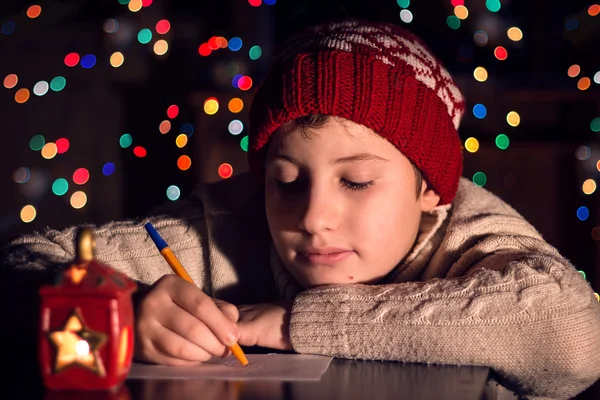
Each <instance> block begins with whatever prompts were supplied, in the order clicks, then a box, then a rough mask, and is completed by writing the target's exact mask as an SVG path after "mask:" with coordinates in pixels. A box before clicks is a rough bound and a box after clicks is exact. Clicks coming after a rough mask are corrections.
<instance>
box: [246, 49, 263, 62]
mask: <svg viewBox="0 0 600 400" xmlns="http://www.w3.org/2000/svg"><path fill="white" fill-rule="evenodd" d="M248 55H249V56H250V59H251V60H258V59H259V58H260V56H262V48H261V47H260V46H252V47H251V48H250V51H249V52H248Z"/></svg>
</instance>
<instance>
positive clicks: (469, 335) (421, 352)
mask: <svg viewBox="0 0 600 400" xmlns="http://www.w3.org/2000/svg"><path fill="white" fill-rule="evenodd" d="M467 189H468V190H466V191H467V192H469V191H471V192H470V193H468V194H470V196H467V199H470V200H466V199H459V202H458V203H457V204H458V205H457V206H456V207H455V209H454V210H453V212H454V215H453V216H452V221H451V222H450V223H449V225H448V226H447V231H445V232H440V235H442V236H443V240H442V239H440V242H441V244H439V245H438V247H437V249H434V250H433V251H432V254H430V255H426V256H423V257H422V258H423V259H426V263H427V265H426V267H425V268H424V270H423V272H426V271H427V270H430V271H437V272H430V273H429V275H430V277H429V278H427V279H422V280H421V281H409V282H398V281H395V282H397V283H386V284H381V285H334V286H326V287H319V288H314V289H311V290H307V291H304V292H302V293H300V294H299V295H298V296H297V297H296V299H295V301H294V306H293V309H292V316H291V321H290V335H291V341H292V345H293V347H294V349H295V350H296V351H298V352H300V353H314V354H325V355H331V356H336V357H343V358H360V359H374V360H397V361H404V362H418V363H435V364H453V365H481V366H487V367H490V368H491V369H492V370H493V371H494V373H495V374H496V379H497V380H498V381H499V382H500V383H501V384H502V385H503V386H505V387H506V388H508V389H510V390H512V391H514V392H516V393H517V394H519V395H521V396H523V397H525V398H530V399H568V398H571V397H573V396H575V395H577V394H578V393H580V392H582V391H583V390H585V389H586V388H587V387H589V386H590V385H591V384H593V383H594V382H595V381H596V380H597V379H598V378H599V377H600V352H599V351H598V349H599V348H600V304H599V303H598V301H597V299H596V298H595V297H594V293H593V290H592V288H591V287H590V285H589V283H588V282H587V281H586V280H585V279H584V278H583V276H582V275H581V274H579V273H578V272H577V270H576V269H575V268H574V266H573V265H571V264H570V263H569V261H568V260H566V259H565V258H564V257H562V256H561V255H560V254H559V253H558V252H557V251H556V249H554V248H553V247H552V246H550V245H549V244H548V243H546V242H545V241H544V240H543V239H542V238H541V236H540V235H539V234H538V233H537V232H535V230H534V229H533V228H532V227H531V226H529V225H528V224H527V223H526V222H525V221H524V220H523V219H522V218H521V217H520V216H518V214H516V212H514V210H512V209H510V207H508V206H507V205H506V204H504V203H501V202H500V201H499V200H498V199H497V198H496V199H495V198H493V197H492V196H491V195H489V194H485V193H483V192H481V191H478V190H480V189H473V188H467ZM463 195H465V190H463V192H462V194H461V196H463ZM469 201H470V202H471V203H470V204H466V203H467V202H469ZM461 204H462V205H461ZM465 207H466V208H465ZM476 207H480V210H479V211H478V210H477V209H476ZM457 238H459V239H457ZM425 247H427V246H425ZM417 258H418V257H417ZM410 268H413V266H410ZM407 269H409V268H407ZM427 274H428V273H423V274H422V275H421V278H422V277H423V276H425V275H427ZM399 275H401V274H399Z"/></svg>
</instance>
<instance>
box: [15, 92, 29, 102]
mask: <svg viewBox="0 0 600 400" xmlns="http://www.w3.org/2000/svg"><path fill="white" fill-rule="evenodd" d="M27 100H29V89H25V88H21V89H19V90H17V92H16V93H15V101H16V102H17V103H19V104H23V103H25V102H26V101H27Z"/></svg>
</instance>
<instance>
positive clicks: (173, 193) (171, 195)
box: [167, 185, 181, 201]
mask: <svg viewBox="0 0 600 400" xmlns="http://www.w3.org/2000/svg"><path fill="white" fill-rule="evenodd" d="M179 196H181V190H179V188H178V187H177V186H175V185H171V186H169V187H168V188H167V199H169V200H171V201H175V200H177V199H179Z"/></svg>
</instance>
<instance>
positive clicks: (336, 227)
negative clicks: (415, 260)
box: [265, 118, 439, 288]
mask: <svg viewBox="0 0 600 400" xmlns="http://www.w3.org/2000/svg"><path fill="white" fill-rule="evenodd" d="M309 136H310V137H309V138H307V137H305V136H304V135H303V134H302V132H301V131H300V130H299V129H296V130H293V131H291V132H288V133H278V134H276V135H274V136H273V137H272V138H271V143H270V145H269V149H268V154H267V162H266V176H265V179H266V186H265V206H266V214H267V220H268V223H269V229H270V231H271V235H272V238H273V242H274V245H275V248H276V249H277V252H278V254H279V256H280V257H281V259H282V261H283V263H284V265H285V267H286V268H287V269H288V270H289V271H290V272H291V274H292V275H293V276H294V277H295V278H296V280H297V281H298V282H299V283H300V284H301V285H302V286H304V287H305V288H310V287H315V286H320V285H328V284H343V283H375V282H377V281H378V280H380V279H381V278H383V277H384V276H385V275H387V274H388V273H389V272H390V271H391V270H392V269H393V268H394V267H395V266H396V265H397V264H398V263H399V262H400V261H401V260H402V259H403V258H404V257H405V256H406V255H407V254H408V252H409V251H410V250H411V248H412V246H413V244H414V242H415V239H416V235H417V232H418V228H419V223H420V220H421V213H422V212H423V211H430V210H431V209H433V208H434V207H435V206H436V205H437V203H438V202H439V196H438V195H437V194H436V193H435V192H434V191H433V190H430V189H427V186H426V184H425V183H423V186H422V188H420V189H421V192H420V193H421V195H420V196H419V198H417V196H416V188H415V184H416V178H415V174H414V171H413V168H412V165H411V164H410V162H409V161H408V159H407V158H406V157H404V156H403V155H402V153H400V152H399V151H398V150H397V149H396V148H395V147H394V146H393V145H392V144H391V143H389V142H388V141H387V140H385V139H383V138H382V137H380V136H378V135H376V134H375V133H373V132H372V131H371V130H369V129H368V128H366V127H364V126H362V125H358V124H355V123H353V122H350V121H347V120H341V119H337V118H330V119H329V120H328V122H327V124H326V125H324V126H323V127H321V128H317V129H313V130H311V132H310V135H309Z"/></svg>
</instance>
